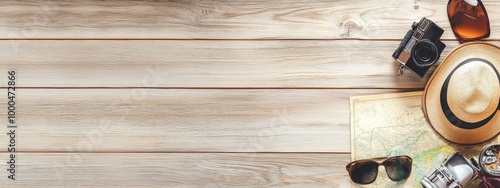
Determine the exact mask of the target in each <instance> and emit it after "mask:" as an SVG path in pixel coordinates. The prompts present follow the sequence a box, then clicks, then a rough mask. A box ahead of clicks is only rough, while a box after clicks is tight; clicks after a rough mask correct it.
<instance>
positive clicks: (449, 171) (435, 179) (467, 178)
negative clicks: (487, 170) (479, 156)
mask: <svg viewBox="0 0 500 188" xmlns="http://www.w3.org/2000/svg"><path fill="white" fill-rule="evenodd" d="M473 162H475V160H473V159H472V162H471V160H468V159H467V158H465V156H463V155H462V154H460V153H453V154H452V155H450V156H449V157H448V158H446V159H445V160H444V162H443V164H441V165H439V166H438V167H436V168H434V169H432V170H431V171H429V172H428V173H427V174H426V175H425V176H424V177H423V178H422V180H421V181H420V183H421V184H422V186H423V187H425V188H447V187H450V188H451V187H453V188H455V187H458V188H463V187H465V186H467V185H469V184H470V183H471V182H472V181H474V180H475V179H476V178H477V176H478V174H479V168H478V167H476V166H475V165H474V164H473Z"/></svg>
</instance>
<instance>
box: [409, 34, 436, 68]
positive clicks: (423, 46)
mask: <svg viewBox="0 0 500 188" xmlns="http://www.w3.org/2000/svg"><path fill="white" fill-rule="evenodd" d="M438 55H439V54H438V50H437V47H436V45H434V43H432V42H431V41H429V40H421V41H419V42H418V43H417V44H416V45H415V47H413V53H412V56H413V60H414V61H415V64H416V65H417V66H420V67H427V66H431V65H432V64H434V63H435V62H436V61H437V60H438V59H439V56H438Z"/></svg>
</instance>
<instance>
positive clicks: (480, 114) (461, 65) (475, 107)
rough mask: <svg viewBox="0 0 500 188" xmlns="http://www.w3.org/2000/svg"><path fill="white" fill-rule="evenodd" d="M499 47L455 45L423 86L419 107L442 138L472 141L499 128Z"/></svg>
mask: <svg viewBox="0 0 500 188" xmlns="http://www.w3.org/2000/svg"><path fill="white" fill-rule="evenodd" d="M499 71H500V48H499V47H497V46H495V45H492V44H487V43H468V44H464V45H462V46H459V47H457V48H455V49H454V50H453V51H452V52H450V54H448V56H447V57H446V58H445V60H444V61H443V62H442V63H441V65H439V67H438V68H437V69H436V70H435V71H434V73H433V74H432V76H431V78H430V79H429V81H428V83H427V86H426V87H425V91H424V96H423V101H422V103H423V109H424V114H425V116H426V117H427V120H428V121H429V123H430V124H431V125H432V127H433V128H434V129H435V130H436V131H437V132H438V133H439V134H440V135H441V136H443V137H444V138H445V139H447V140H449V141H451V142H455V143H459V144H476V143H480V142H484V141H486V140H488V139H491V138H492V137H494V136H495V135H497V134H498V133H499V132H500V112H499V111H500V75H499Z"/></svg>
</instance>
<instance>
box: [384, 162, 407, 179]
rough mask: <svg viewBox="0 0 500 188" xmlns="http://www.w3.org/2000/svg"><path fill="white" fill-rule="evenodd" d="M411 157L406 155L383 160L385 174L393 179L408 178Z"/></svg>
mask: <svg viewBox="0 0 500 188" xmlns="http://www.w3.org/2000/svg"><path fill="white" fill-rule="evenodd" d="M411 162H412V161H411V159H410V158H408V157H392V158H389V159H387V160H386V161H385V162H384V166H385V169H386V171H387V176H389V178H391V180H394V181H401V180H403V179H406V178H408V176H410V173H411Z"/></svg>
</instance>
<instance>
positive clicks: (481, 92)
mask: <svg viewBox="0 0 500 188" xmlns="http://www.w3.org/2000/svg"><path fill="white" fill-rule="evenodd" d="M499 85H500V83H499V80H498V77H497V75H496V72H495V70H494V69H493V67H491V66H489V65H488V64H486V63H484V62H482V61H471V62H468V63H467V64H464V65H463V66H461V67H460V68H458V69H457V70H456V71H455V73H454V74H453V75H452V77H451V79H450V83H449V88H448V97H447V98H448V104H449V106H450V110H451V111H452V112H453V113H454V114H455V115H456V116H457V117H458V118H460V119H462V120H463V121H466V122H478V121H481V120H483V119H485V118H487V117H488V116H489V115H491V114H492V113H493V112H494V111H495V110H496V109H497V107H498V103H499V94H500V93H499V92H500V91H499Z"/></svg>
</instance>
